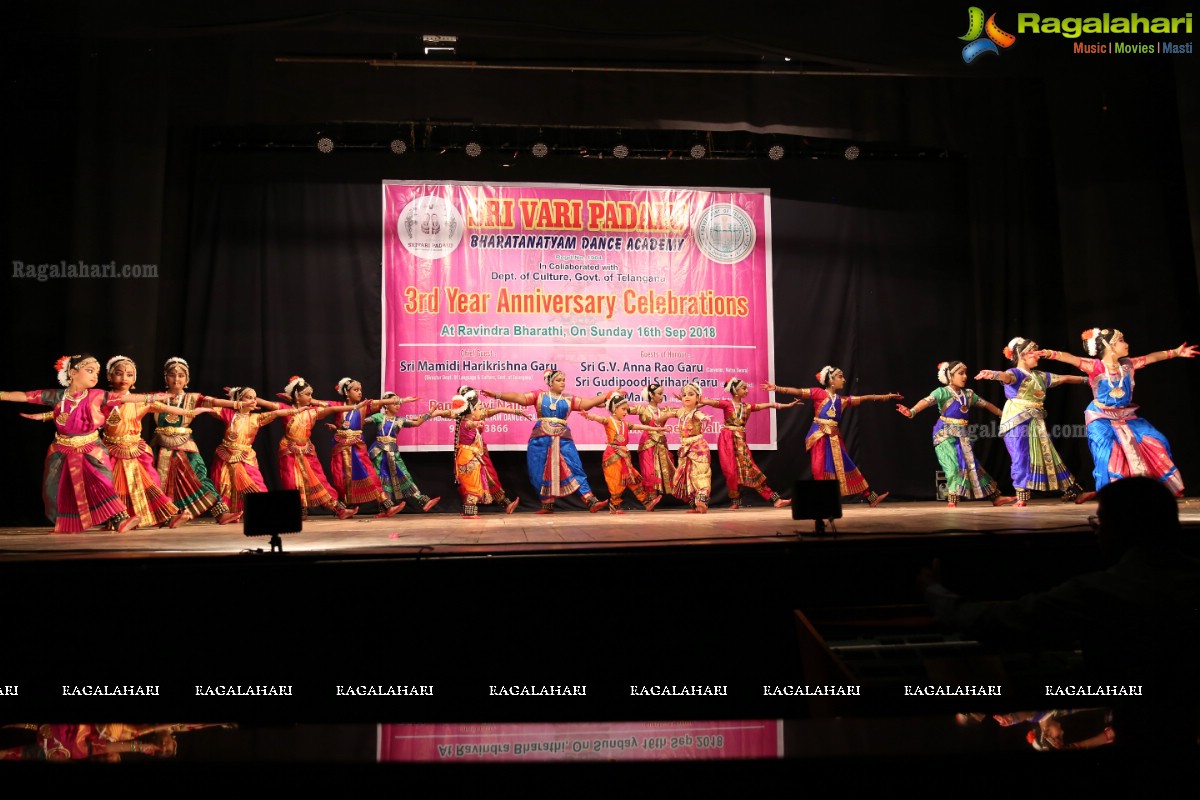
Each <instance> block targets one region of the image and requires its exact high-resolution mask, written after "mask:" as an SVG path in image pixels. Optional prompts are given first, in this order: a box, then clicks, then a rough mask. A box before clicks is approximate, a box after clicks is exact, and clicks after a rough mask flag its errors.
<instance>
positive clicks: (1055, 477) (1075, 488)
mask: <svg viewBox="0 0 1200 800" xmlns="http://www.w3.org/2000/svg"><path fill="white" fill-rule="evenodd" d="M1037 349H1038V346H1037V343H1036V342H1034V341H1033V340H1032V339H1025V338H1022V337H1020V336H1018V337H1016V338H1015V339H1013V340H1012V341H1010V342H1009V343H1008V345H1007V346H1006V347H1005V348H1004V355H1005V356H1006V357H1007V358H1008V360H1009V363H1011V364H1012V367H1011V368H1010V369H1007V370H1005V371H1004V372H996V371H995V370H990V369H985V370H983V371H982V372H980V373H979V374H978V375H976V376H975V380H977V381H978V380H991V381H1000V382H1001V383H1003V384H1004V396H1005V398H1007V399H1006V400H1005V401H1004V410H1003V412H1002V413H1001V416H1000V435H1001V436H1002V437H1004V445H1005V447H1007V448H1008V455H1009V457H1010V458H1011V459H1012V481H1013V487H1014V488H1015V489H1016V490H1017V502H1016V503H1015V504H1014V505H1016V506H1018V507H1023V506H1026V505H1028V504H1029V500H1030V497H1031V494H1032V492H1062V493H1063V500H1064V501H1070V500H1074V501H1075V502H1076V503H1083V502H1086V501H1088V500H1090V499H1091V498H1092V497H1095V493H1094V492H1086V493H1085V492H1084V491H1083V487H1082V486H1080V485H1079V484H1078V483H1077V482H1076V481H1075V476H1074V475H1072V474H1071V470H1069V469H1067V467H1066V465H1065V464H1063V461H1062V458H1061V457H1059V455H1058V451H1057V450H1055V449H1054V443H1053V442H1052V441H1050V434H1049V433H1048V432H1047V430H1046V406H1045V399H1046V392H1047V391H1048V390H1049V389H1052V388H1054V387H1055V386H1062V385H1063V384H1066V383H1084V382H1085V380H1084V378H1083V377H1081V376H1079V375H1055V374H1054V373H1053V372H1045V371H1043V370H1039V369H1037V365H1038V357H1037V355H1035V353H1036V352H1037Z"/></svg>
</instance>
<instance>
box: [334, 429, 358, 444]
mask: <svg viewBox="0 0 1200 800" xmlns="http://www.w3.org/2000/svg"><path fill="white" fill-rule="evenodd" d="M333 438H335V439H345V440H346V441H350V442H352V441H355V440H358V439H361V438H362V431H334V432H333Z"/></svg>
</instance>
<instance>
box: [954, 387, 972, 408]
mask: <svg viewBox="0 0 1200 800" xmlns="http://www.w3.org/2000/svg"><path fill="white" fill-rule="evenodd" d="M950 394H952V395H954V399H955V400H957V401H958V407H959V410H961V411H966V410H967V408H968V407H969V406H970V398H969V397H968V396H967V393H966V390H961V389H960V390H955V389H951V390H950Z"/></svg>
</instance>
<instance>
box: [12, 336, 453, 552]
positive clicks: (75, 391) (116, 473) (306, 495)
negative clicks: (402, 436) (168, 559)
mask: <svg viewBox="0 0 1200 800" xmlns="http://www.w3.org/2000/svg"><path fill="white" fill-rule="evenodd" d="M55 367H56V368H57V370H58V382H59V384H60V385H61V386H62V387H63V388H62V389H58V390H37V391H31V392H2V393H0V399H3V400H7V401H13V402H24V403H32V404H35V405H46V406H52V408H53V410H51V411H48V412H46V413H43V414H23V415H22V416H25V417H28V418H30V419H36V420H43V421H46V422H53V423H54V426H55V437H54V443H53V444H51V445H50V450H49V452H48V453H47V455H46V468H45V473H44V476H43V480H42V492H43V499H44V501H45V506H46V516H47V517H48V518H49V519H50V520H51V522H53V523H54V532H55V533H79V532H82V531H86V530H89V529H91V528H93V527H97V526H99V527H102V528H105V529H107V530H113V531H117V532H120V533H124V532H125V531H129V530H132V529H134V528H137V527H139V526H142V525H145V526H155V525H157V526H166V527H171V528H175V527H178V526H179V525H181V524H183V523H185V522H187V521H188V520H190V519H193V518H195V517H198V516H200V515H202V514H210V515H212V516H213V517H214V518H215V519H216V521H217V523H218V524H221V525H227V524H230V523H233V522H237V521H238V520H240V519H241V516H242V513H243V501H244V498H245V497H246V495H248V494H251V493H254V492H265V491H267V487H266V483H265V481H264V480H263V476H262V472H261V471H260V470H259V466H258V456H257V454H256V453H255V450H254V439H255V438H256V437H257V436H258V432H259V430H260V429H261V428H262V427H263V426H264V425H268V424H270V423H271V422H274V421H275V420H276V419H281V420H283V421H284V425H285V429H284V435H283V438H282V440H281V441H280V443H279V479H280V483H281V484H282V485H283V487H284V488H285V489H296V490H299V492H300V499H301V504H302V506H303V514H304V516H305V517H307V515H308V511H309V509H310V508H313V507H315V506H322V507H325V508H327V509H329V510H330V511H332V512H333V513H335V514H336V515H337V516H338V517H339V518H341V519H349V518H350V517H352V516H354V515H355V514H356V513H357V511H358V508H357V506H355V507H353V508H351V507H349V506H348V505H347V503H348V502H350V503H366V502H375V503H377V504H378V506H379V514H378V516H381V517H390V516H393V515H394V514H396V513H398V512H399V511H401V510H402V509H403V508H404V507H405V504H406V502H408V501H409V500H412V501H414V502H415V503H416V504H418V505H419V506H420V507H421V509H422V510H423V511H430V510H431V509H432V508H433V507H434V506H436V505H437V503H438V501H439V500H440V498H437V497H432V498H431V497H429V496H427V495H425V494H423V493H422V492H421V491H420V489H419V488H418V487H417V486H416V484H415V483H414V482H413V479H412V476H411V475H410V474H409V472H408V470H407V468H406V467H405V465H404V462H403V460H402V459H401V458H400V456H399V454H398V452H397V450H398V448H397V447H396V437H395V432H396V431H397V430H398V429H399V428H403V427H413V426H417V425H420V424H422V423H423V422H425V421H426V420H427V419H429V418H430V416H432V415H425V416H423V417H405V418H400V417H398V416H397V415H396V412H395V409H396V406H398V405H400V404H401V403H404V402H412V401H414V400H416V398H415V397H405V398H401V397H397V396H396V395H395V394H394V393H392V392H388V393H386V394H384V396H383V397H382V398H380V399H379V400H364V399H363V397H362V384H361V383H360V382H359V381H356V380H353V379H351V378H343V379H342V380H341V381H339V382H338V384H337V386H336V387H335V390H336V392H337V393H338V394H339V395H340V396H341V398H342V402H341V403H337V402H329V401H320V400H314V399H313V389H312V386H310V385H309V384H308V382H307V381H305V380H304V379H303V378H301V377H299V376H293V377H292V378H291V380H290V381H289V382H288V383H287V385H286V386H285V387H284V391H283V392H282V393H281V398H282V400H283V401H282V402H279V403H275V402H270V401H267V400H264V399H263V398H260V397H259V396H258V394H257V392H256V391H255V390H254V389H253V388H251V387H248V386H235V387H232V388H230V389H229V390H228V391H227V393H226V397H225V398H216V397H207V396H204V395H201V394H199V393H196V392H188V391H187V386H188V382H189V381H190V379H191V369H190V367H189V366H188V363H187V361H185V360H184V359H182V358H178V357H173V358H169V359H167V361H166V363H165V364H164V365H163V379H164V382H165V383H166V391H165V392H160V393H155V394H134V393H133V392H132V389H133V386H134V383H135V381H136V380H137V365H136V364H134V362H133V359H131V358H129V357H127V356H121V355H118V356H113V357H112V358H110V359H109V360H108V362H107V364H106V365H105V371H106V373H107V375H108V381H109V386H110V388H109V389H108V390H103V389H98V388H96V384H97V383H98V381H99V377H100V370H101V367H100V362H99V361H98V360H97V359H96V358H95V357H94V356H91V355H89V354H86V353H83V354H77V355H73V356H63V357H62V358H60V359H59V361H58V362H57V364H56V365H55ZM255 412H258V413H255ZM150 413H153V414H154V422H155V432H154V442H153V444H154V446H153V448H151V446H150V445H149V444H147V442H146V441H145V440H144V439H143V438H142V436H141V421H142V418H143V417H145V416H146V415H147V414H150ZM202 414H214V415H216V416H219V417H220V419H221V420H222V422H223V423H224V425H225V434H224V437H223V438H222V440H221V443H220V444H219V445H218V446H217V449H216V454H215V462H214V464H213V470H212V474H211V476H210V475H209V472H208V468H207V466H206V464H205V462H204V459H203V457H201V455H200V452H199V449H198V448H197V446H196V443H195V441H194V440H193V439H192V428H191V421H192V420H193V419H194V418H195V417H197V416H199V415H202ZM334 414H336V415H337V420H338V421H337V424H336V425H330V427H331V428H333V431H334V433H333V436H334V448H333V460H332V463H331V465H330V473H331V474H332V475H333V484H336V485H337V487H338V488H336V489H335V488H334V486H333V485H332V484H331V483H330V480H329V479H328V478H327V477H326V474H325V471H324V469H323V468H322V465H321V463H320V461H319V460H318V459H317V457H316V448H315V447H314V446H313V443H312V434H313V428H314V427H315V425H316V423H317V422H318V421H319V420H321V419H325V418H327V417H329V416H331V415H334ZM364 415H371V416H366V417H365V419H366V420H367V421H373V422H375V423H376V424H377V425H378V431H379V435H378V436H377V437H376V439H375V442H374V443H373V444H372V445H371V448H370V450H368V448H367V446H366V443H365V442H364V440H363V438H362V425H363V421H364Z"/></svg>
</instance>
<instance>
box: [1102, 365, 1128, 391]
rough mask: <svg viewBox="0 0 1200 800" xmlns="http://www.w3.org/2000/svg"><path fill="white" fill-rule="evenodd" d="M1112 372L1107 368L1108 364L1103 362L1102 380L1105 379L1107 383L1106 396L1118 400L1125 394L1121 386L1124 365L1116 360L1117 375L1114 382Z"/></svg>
mask: <svg viewBox="0 0 1200 800" xmlns="http://www.w3.org/2000/svg"><path fill="white" fill-rule="evenodd" d="M1112 374H1113V373H1112V370H1111V369H1109V366H1108V364H1105V365H1104V380H1105V382H1107V383H1108V396H1109V397H1115V398H1117V399H1118V400H1120V399H1121V398H1122V397H1124V396H1125V389H1124V388H1123V386H1124V384H1125V365H1124V364H1122V363H1121V362H1119V361H1118V362H1117V376H1118V377H1117V382H1116V383H1113V379H1112Z"/></svg>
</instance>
